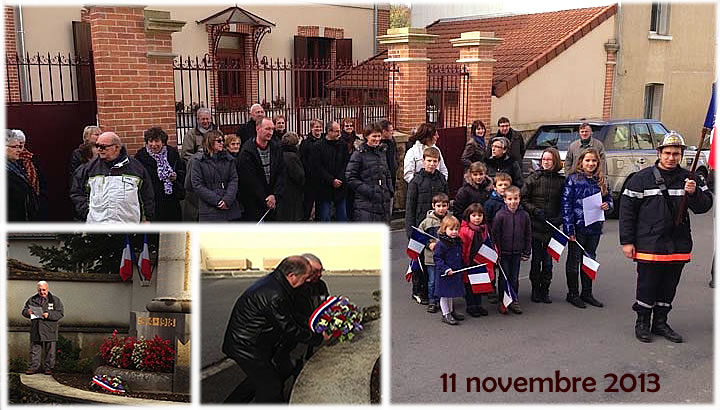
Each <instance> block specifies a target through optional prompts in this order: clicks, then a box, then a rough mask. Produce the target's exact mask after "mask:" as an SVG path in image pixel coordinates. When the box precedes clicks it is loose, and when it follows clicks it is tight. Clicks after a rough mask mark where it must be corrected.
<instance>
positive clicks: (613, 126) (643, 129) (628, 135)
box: [522, 119, 708, 209]
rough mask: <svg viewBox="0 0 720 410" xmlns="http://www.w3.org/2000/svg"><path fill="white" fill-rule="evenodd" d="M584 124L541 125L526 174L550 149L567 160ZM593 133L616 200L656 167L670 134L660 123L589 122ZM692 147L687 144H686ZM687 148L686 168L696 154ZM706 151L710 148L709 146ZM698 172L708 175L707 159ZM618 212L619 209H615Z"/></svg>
mask: <svg viewBox="0 0 720 410" xmlns="http://www.w3.org/2000/svg"><path fill="white" fill-rule="evenodd" d="M583 122H585V121H577V122H565V123H555V124H545V125H542V126H540V127H539V128H538V129H537V131H535V134H534V135H533V136H532V137H531V138H530V140H529V141H528V142H527V151H526V152H525V158H523V163H522V168H523V174H524V175H527V174H529V173H530V172H532V171H533V170H535V169H538V168H539V167H540V156H541V155H542V151H543V150H544V149H545V148H547V147H555V148H557V149H558V151H560V159H562V160H563V161H564V160H565V154H566V153H567V148H568V146H569V145H570V143H571V142H573V141H575V140H577V139H579V138H580V134H578V128H579V127H580V124H582V123H583ZM587 122H588V123H589V124H590V126H591V127H592V130H593V137H594V138H597V139H599V140H600V141H602V143H603V144H604V145H605V159H606V160H607V170H606V173H607V176H608V183H609V184H610V191H611V192H612V194H613V198H614V199H615V200H616V201H617V199H618V197H619V196H620V194H621V193H622V191H623V190H624V189H625V181H626V180H627V179H628V178H629V177H630V176H632V175H634V174H635V173H636V172H638V171H639V170H641V169H643V168H646V167H649V166H651V165H653V164H655V160H656V159H657V150H656V147H657V146H658V145H659V144H660V143H661V142H662V139H663V136H664V135H665V134H666V133H667V132H668V131H669V130H668V128H667V127H666V126H664V125H663V124H662V123H661V122H660V121H658V120H648V119H640V120H611V121H587ZM685 143H686V144H688V145H689V143H688V141H687V140H686V141H685ZM693 148H694V147H688V150H686V151H685V155H684V157H683V164H682V165H683V166H684V167H688V168H689V167H690V165H691V164H692V161H693V158H694V155H695V152H694V151H692V149H693ZM706 148H707V147H706ZM697 172H698V173H699V174H702V175H703V176H705V177H707V176H708V166H707V162H706V159H705V157H704V156H700V161H699V162H698V167H697ZM616 209H617V207H616Z"/></svg>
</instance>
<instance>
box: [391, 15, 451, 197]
mask: <svg viewBox="0 0 720 410" xmlns="http://www.w3.org/2000/svg"><path fill="white" fill-rule="evenodd" d="M436 37H438V36H436V35H433V34H427V32H426V31H425V29H424V28H410V27H404V28H393V29H389V30H388V31H387V35H385V36H381V37H379V38H378V39H379V41H380V44H384V45H386V46H387V47H388V58H387V59H385V62H388V63H394V64H395V67H396V69H397V70H394V71H391V72H390V76H389V79H388V81H389V86H388V101H390V104H388V117H389V119H390V121H391V122H392V123H393V125H394V128H395V130H396V131H399V132H400V133H403V134H410V132H411V131H412V129H413V128H416V127H417V126H418V125H420V124H422V123H424V122H425V117H426V112H425V100H426V99H427V81H428V80H427V66H428V62H430V59H429V58H427V45H428V44H429V43H432V42H433V41H435V38H436ZM393 87H394V89H393ZM393 98H394V102H393ZM393 108H394V110H395V114H394V117H393V116H392V112H393ZM401 141H407V139H404V138H403V139H401V138H396V144H397V159H398V160H399V161H400V166H399V167H398V173H397V175H395V201H394V202H395V205H394V207H395V209H402V208H404V207H405V193H406V192H407V184H406V183H405V180H404V179H403V178H402V174H403V171H402V159H403V158H404V157H405V143H404V142H401Z"/></svg>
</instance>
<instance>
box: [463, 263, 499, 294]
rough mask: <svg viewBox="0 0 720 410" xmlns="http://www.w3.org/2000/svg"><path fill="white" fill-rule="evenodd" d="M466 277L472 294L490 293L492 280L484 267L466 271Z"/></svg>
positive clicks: (479, 266)
mask: <svg viewBox="0 0 720 410" xmlns="http://www.w3.org/2000/svg"><path fill="white" fill-rule="evenodd" d="M467 277H468V281H469V282H470V288H471V289H472V292H473V293H475V294H477V293H492V291H493V287H492V283H491V279H492V278H491V277H490V273H489V272H488V270H487V268H486V267H485V265H478V266H475V267H473V268H470V269H468V271H467Z"/></svg>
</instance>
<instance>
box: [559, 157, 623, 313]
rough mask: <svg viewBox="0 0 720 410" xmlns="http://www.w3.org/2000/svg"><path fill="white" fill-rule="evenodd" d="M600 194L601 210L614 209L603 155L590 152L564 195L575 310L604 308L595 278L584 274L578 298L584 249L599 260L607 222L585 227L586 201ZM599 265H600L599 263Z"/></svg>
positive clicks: (567, 265) (568, 270)
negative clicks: (595, 292)
mask: <svg viewBox="0 0 720 410" xmlns="http://www.w3.org/2000/svg"><path fill="white" fill-rule="evenodd" d="M598 193H600V195H601V197H602V203H601V205H600V209H602V210H603V211H607V210H610V209H612V207H613V200H612V196H611V195H610V192H609V189H608V184H607V181H606V178H605V172H604V170H603V169H602V167H601V166H600V154H599V153H598V151H597V150H595V149H594V148H588V149H586V150H584V151H582V152H581V153H580V156H579V157H578V162H577V165H576V166H575V172H573V173H572V174H570V175H569V176H568V177H567V179H566V180H565V186H564V188H563V193H562V199H561V203H562V217H563V230H564V231H565V233H566V234H567V236H568V239H569V240H570V241H569V242H571V243H572V245H570V246H569V250H568V256H567V262H566V263H565V276H566V278H567V286H568V293H567V297H566V300H567V301H568V302H569V303H571V304H572V305H573V306H575V307H578V308H581V309H584V308H585V303H588V304H590V305H593V306H595V307H603V304H602V303H601V302H600V301H598V300H597V299H595V297H594V296H593V293H592V278H590V277H589V276H588V275H587V274H580V282H581V283H582V293H580V294H578V273H579V270H580V264H581V263H582V260H583V249H581V247H582V248H584V250H585V252H586V253H587V255H586V256H588V257H590V258H592V261H593V262H594V261H595V259H596V256H595V251H596V250H597V247H598V244H599V243H600V235H602V227H603V221H602V220H600V221H596V222H593V223H590V224H586V223H585V210H584V209H583V206H584V204H585V203H586V202H585V201H583V200H584V199H586V198H589V197H591V196H593V195H597V194H598ZM595 263H596V262H595Z"/></svg>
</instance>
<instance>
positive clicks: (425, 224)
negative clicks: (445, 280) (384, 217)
mask: <svg viewBox="0 0 720 410" xmlns="http://www.w3.org/2000/svg"><path fill="white" fill-rule="evenodd" d="M432 206H433V209H432V210H430V211H428V212H427V216H426V217H425V219H423V221H422V222H420V226H419V227H418V228H419V229H420V230H421V231H423V232H425V233H427V234H429V235H432V236H435V237H437V235H438V228H440V224H441V223H442V219H443V218H445V217H446V216H447V214H448V207H449V206H450V198H448V196H447V195H446V194H444V193H442V192H441V193H439V194H436V195H435V196H434V197H433V199H432ZM435 243H436V241H435V240H434V239H431V240H430V242H429V243H428V245H427V246H426V247H425V251H424V254H425V269H426V270H427V293H428V307H427V311H428V313H435V312H437V311H438V308H439V306H438V298H437V297H436V296H435V281H436V280H437V279H436V277H435V261H433V250H434V249H435ZM413 285H414V282H413Z"/></svg>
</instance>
